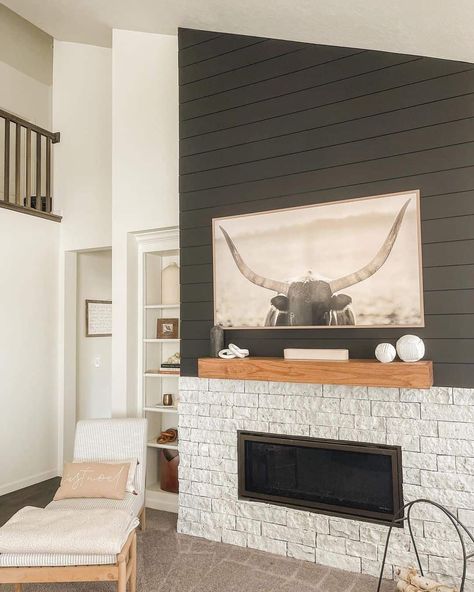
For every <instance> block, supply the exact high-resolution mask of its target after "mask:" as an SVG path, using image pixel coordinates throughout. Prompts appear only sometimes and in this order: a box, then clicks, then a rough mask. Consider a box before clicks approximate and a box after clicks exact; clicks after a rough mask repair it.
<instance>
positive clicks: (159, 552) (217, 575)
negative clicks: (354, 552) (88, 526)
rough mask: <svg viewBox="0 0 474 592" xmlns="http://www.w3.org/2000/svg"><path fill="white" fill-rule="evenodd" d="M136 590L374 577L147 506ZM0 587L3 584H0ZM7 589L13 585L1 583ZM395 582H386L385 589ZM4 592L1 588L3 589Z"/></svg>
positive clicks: (94, 587) (273, 591)
mask: <svg viewBox="0 0 474 592" xmlns="http://www.w3.org/2000/svg"><path fill="white" fill-rule="evenodd" d="M137 587H138V592H376V590H377V581H376V579H375V578H373V577H369V576H360V575H355V574H352V573H349V572H345V571H342V570H339V569H333V568H328V567H323V566H318V565H314V564H312V563H308V562H305V561H299V560H297V559H287V558H284V557H280V556H278V555H271V554H269V553H263V552H261V551H255V550H252V549H244V548H241V547H235V546H233V545H225V544H223V543H214V542H210V541H206V540H204V539H199V538H196V537H191V536H187V535H181V534H177V532H176V515H174V514H169V513H166V512H157V511H153V510H148V511H147V528H146V530H145V532H139V534H138V586H137ZM0 588H1V586H0ZM115 589H116V586H115V585H114V584H109V583H90V584H89V583H87V584H48V585H38V584H35V585H33V584H30V585H26V586H24V590H25V592H86V591H87V592H112V591H113V590H115ZM4 590H5V592H7V590H8V592H10V591H11V590H12V588H11V587H8V586H5V587H4ZM394 590H395V584H394V583H393V582H385V583H384V585H383V592H393V591H394ZM2 592H3V590H2Z"/></svg>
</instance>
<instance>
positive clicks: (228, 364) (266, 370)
mask: <svg viewBox="0 0 474 592" xmlns="http://www.w3.org/2000/svg"><path fill="white" fill-rule="evenodd" d="M198 375H199V377H200V378H228V379H234V380H270V381H273V382H307V383H315V384H347V385H353V386H380V387H408V388H429V387H430V386H433V363H432V362H430V361H421V362H390V363H389V364H382V363H380V362H378V361H377V360H345V361H341V362H339V361H307V360H285V359H283V358H252V357H250V358H244V359H234V360H222V359H220V358H200V359H199V362H198Z"/></svg>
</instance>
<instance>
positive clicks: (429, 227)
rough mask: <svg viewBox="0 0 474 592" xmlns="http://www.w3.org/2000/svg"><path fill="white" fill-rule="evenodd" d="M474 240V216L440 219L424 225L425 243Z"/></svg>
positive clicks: (429, 221) (426, 222)
mask: <svg viewBox="0 0 474 592" xmlns="http://www.w3.org/2000/svg"><path fill="white" fill-rule="evenodd" d="M473 238H474V216H472V215H471V216H456V217H454V218H438V219H436V220H426V221H425V222H424V223H423V242H425V243H439V242H445V241H455V240H469V239H473Z"/></svg>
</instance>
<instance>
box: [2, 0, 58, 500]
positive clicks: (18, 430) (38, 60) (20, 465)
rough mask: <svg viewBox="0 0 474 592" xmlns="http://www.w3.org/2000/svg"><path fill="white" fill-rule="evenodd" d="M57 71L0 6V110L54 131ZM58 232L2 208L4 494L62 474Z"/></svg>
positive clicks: (48, 50)
mask: <svg viewBox="0 0 474 592" xmlns="http://www.w3.org/2000/svg"><path fill="white" fill-rule="evenodd" d="M52 68H53V63H52V38H51V37H49V35H46V33H43V32H42V31H40V30H39V29H37V28H36V27H34V26H33V25H31V24H30V23H28V22H27V21H25V20H23V19H21V18H20V17H19V16H18V15H16V14H14V13H12V12H10V11H8V10H7V9H6V8H5V7H3V6H2V5H1V4H0V108H2V109H5V110H7V111H10V112H12V113H15V114H17V115H20V116H21V117H23V118H24V119H27V120H29V121H32V122H34V123H37V124H39V125H41V126H43V127H46V128H47V129H51V80H52ZM1 127H2V129H3V126H1ZM2 133H3V132H2ZM2 149H3V145H2V147H1V148H0V151H1V150H2ZM2 158H3V157H2ZM0 168H1V167H0ZM2 173H3V171H2ZM59 233H60V226H59V224H57V223H55V222H51V221H49V220H43V219H41V218H34V217H31V216H27V215H25V214H18V213H16V212H11V211H9V210H5V209H0V252H1V253H2V256H1V257H0V328H1V330H0V409H1V412H0V450H1V451H2V454H1V459H2V460H1V463H0V465H1V468H2V471H1V472H0V495H1V494H3V493H7V492H8V491H13V490H15V489H19V488H21V487H26V486H27V485H31V484H32V483H36V482H38V481H42V480H44V479H48V478H50V477H53V476H55V475H57V474H58V470H57V438H56V433H57V429H58V422H57V352H58V345H57V328H58V318H57V303H58V253H59Z"/></svg>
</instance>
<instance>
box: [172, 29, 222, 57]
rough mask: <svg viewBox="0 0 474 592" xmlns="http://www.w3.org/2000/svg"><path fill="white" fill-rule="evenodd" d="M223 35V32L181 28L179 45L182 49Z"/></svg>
mask: <svg viewBox="0 0 474 592" xmlns="http://www.w3.org/2000/svg"><path fill="white" fill-rule="evenodd" d="M221 35H222V33H214V32H212V31H200V30H198V29H181V28H180V29H179V35H178V47H179V50H180V51H182V50H183V49H186V48H187V47H193V46H196V45H199V43H204V42H206V41H210V40H211V39H215V38H216V37H220V36H221Z"/></svg>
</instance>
